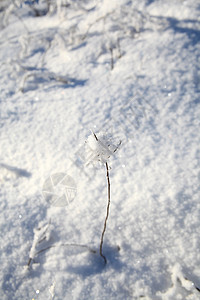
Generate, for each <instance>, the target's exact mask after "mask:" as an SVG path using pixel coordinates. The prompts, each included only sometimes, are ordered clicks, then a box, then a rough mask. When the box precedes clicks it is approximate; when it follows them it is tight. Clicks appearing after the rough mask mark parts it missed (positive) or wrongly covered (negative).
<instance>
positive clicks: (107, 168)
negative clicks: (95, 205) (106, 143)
mask: <svg viewBox="0 0 200 300" xmlns="http://www.w3.org/2000/svg"><path fill="white" fill-rule="evenodd" d="M106 176H107V182H108V204H107V212H106V218H105V221H104V226H103V231H102V234H101V242H100V249H99V253H100V255H101V257H103V259H104V262H105V264H107V259H106V257H105V256H104V255H103V253H102V248H103V238H104V234H105V231H106V224H107V220H108V216H109V208H110V177H109V167H108V163H107V162H106Z"/></svg>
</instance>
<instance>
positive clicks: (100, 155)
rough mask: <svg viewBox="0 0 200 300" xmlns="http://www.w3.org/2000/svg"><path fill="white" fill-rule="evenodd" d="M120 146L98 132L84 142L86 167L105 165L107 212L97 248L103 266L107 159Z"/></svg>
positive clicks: (108, 177)
mask: <svg viewBox="0 0 200 300" xmlns="http://www.w3.org/2000/svg"><path fill="white" fill-rule="evenodd" d="M120 145H121V141H120V142H119V143H118V145H117V146H116V145H114V144H113V142H112V139H111V137H110V136H108V135H106V134H104V133H102V132H100V133H99V134H98V136H97V134H95V133H94V132H92V133H91V135H90V136H89V137H88V139H87V141H86V165H89V164H90V163H92V164H95V163H96V162H98V163H100V164H101V165H105V167H106V177H107V184H108V202H107V210H106V217H105V220H104V225H103V231H102V234H101V241H100V247H99V254H100V256H101V257H102V258H103V259H104V262H105V264H106V263H107V259H106V257H105V255H103V239H104V234H105V231H106V225H107V220H108V216H109V209H110V194H111V193H110V176H109V166H108V159H109V158H110V157H111V156H112V155H113V154H114V153H115V152H116V151H117V150H118V148H119V146H120Z"/></svg>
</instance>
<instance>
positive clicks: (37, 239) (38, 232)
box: [27, 221, 51, 267]
mask: <svg viewBox="0 0 200 300" xmlns="http://www.w3.org/2000/svg"><path fill="white" fill-rule="evenodd" d="M50 223H51V222H50V221H49V223H48V224H45V225H42V226H40V227H38V228H36V229H34V230H33V232H34V238H33V243H32V247H31V250H30V253H29V260H28V263H27V266H28V267H30V265H31V262H32V260H33V259H34V257H35V256H36V254H37V253H38V252H37V246H38V244H41V243H42V242H43V241H48V240H49V239H50V235H51V226H50Z"/></svg>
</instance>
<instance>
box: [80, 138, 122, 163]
mask: <svg viewBox="0 0 200 300" xmlns="http://www.w3.org/2000/svg"><path fill="white" fill-rule="evenodd" d="M120 144H121V142H120V143H119V144H118V146H116V145H114V143H113V141H112V138H111V136H109V135H106V134H104V133H103V132H100V133H98V134H95V133H94V132H92V134H91V135H90V136H89V137H88V139H87V141H86V147H85V152H86V153H85V155H86V157H85V165H86V166H88V165H89V164H95V163H96V162H99V163H100V164H105V163H106V162H107V161H108V159H109V158H110V157H111V156H112V155H113V154H114V153H115V152H116V151H117V149H118V147H119V146H120Z"/></svg>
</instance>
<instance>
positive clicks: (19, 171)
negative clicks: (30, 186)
mask: <svg viewBox="0 0 200 300" xmlns="http://www.w3.org/2000/svg"><path fill="white" fill-rule="evenodd" d="M0 168H4V169H6V170H7V171H10V172H12V173H14V174H15V175H16V176H18V177H26V178H30V177H31V176H32V174H31V173H30V172H28V171H27V170H25V169H21V168H17V167H13V166H9V165H7V164H4V163H0Z"/></svg>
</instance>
